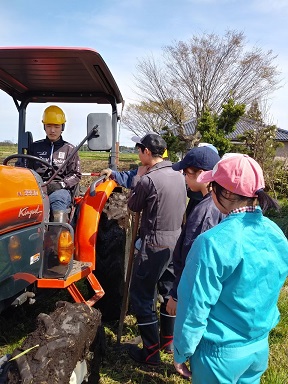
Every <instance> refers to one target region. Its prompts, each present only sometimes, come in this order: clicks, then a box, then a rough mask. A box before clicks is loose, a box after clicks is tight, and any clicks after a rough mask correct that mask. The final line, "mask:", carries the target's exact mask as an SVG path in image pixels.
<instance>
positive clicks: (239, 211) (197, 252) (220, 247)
mask: <svg viewBox="0 0 288 384" xmlns="http://www.w3.org/2000/svg"><path fill="white" fill-rule="evenodd" d="M197 181H199V182H201V183H205V182H210V183H211V187H212V195H213V200H214V203H215V204H216V206H217V207H218V209H219V210H220V211H221V212H222V213H224V214H227V217H226V218H225V219H223V220H222V221H221V223H220V224H218V225H216V226H215V227H214V228H212V229H210V230H208V231H207V232H205V233H203V234H201V235H199V236H198V238H197V239H196V241H195V242H194V244H193V245H192V248H191V250H190V252H189V254H188V257H187V261H186V265H185V268H184V271H183V274H182V277H181V280H180V284H179V287H178V306H177V315H176V322H175V329H174V364H175V367H176V369H177V370H178V371H179V369H182V370H183V371H185V369H187V368H186V366H185V367H184V365H185V362H186V360H187V359H189V360H190V369H191V371H192V382H193V384H214V383H215V384H216V383H220V384H225V383H237V384H244V383H245V384H252V383H253V384H256V383H260V377H261V375H262V374H263V373H264V371H265V370H266V369H267V365H268V354H269V348H268V335H269V332H270V330H271V329H272V328H274V327H275V326H276V324H277V323H278V321H279V311H278V308H277V301H278V297H279V293H280V290H281V287H282V286H283V284H284V282H285V279H286V278H287V274H288V242H287V239H286V237H285V236H284V234H283V232H282V231H281V229H280V228H279V227H278V226H277V225H276V224H275V223H273V222H272V221H271V220H269V219H268V218H266V217H264V216H263V214H262V209H263V211H264V210H265V209H267V208H270V207H274V208H277V207H278V206H277V203H276V202H275V201H274V200H273V199H272V198H271V197H269V196H268V195H267V194H266V193H265V192H264V190H263V188H264V186H265V185H264V177H263V173H262V169H261V167H260V166H259V164H258V163H257V162H256V161H255V160H253V159H252V158H250V157H249V156H247V155H242V154H228V155H226V156H224V157H223V158H222V159H221V160H220V161H219V162H218V163H217V164H216V165H215V167H214V169H213V170H212V171H207V172H202V173H201V175H200V176H199V177H198V179H197ZM261 208H262V209H261Z"/></svg>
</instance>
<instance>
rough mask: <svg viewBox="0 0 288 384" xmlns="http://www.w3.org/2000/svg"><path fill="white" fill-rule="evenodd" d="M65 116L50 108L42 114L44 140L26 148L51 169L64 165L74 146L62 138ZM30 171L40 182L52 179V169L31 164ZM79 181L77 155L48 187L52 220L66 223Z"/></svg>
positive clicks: (55, 108)
mask: <svg viewBox="0 0 288 384" xmlns="http://www.w3.org/2000/svg"><path fill="white" fill-rule="evenodd" d="M65 122H66V118H65V114H64V112H63V111H62V109H61V108H59V107H57V106H55V105H51V106H50V107H48V108H46V109H45V111H44V113H43V118H42V123H43V124H44V130H45V132H46V138H45V139H43V140H38V141H35V142H34V143H33V144H32V146H31V148H30V149H29V154H30V155H33V156H36V157H39V158H40V159H43V160H45V161H47V162H48V163H50V164H51V166H53V168H54V170H55V171H57V170H58V168H59V167H60V166H61V165H62V164H63V163H64V161H65V160H66V159H67V158H68V156H69V155H70V153H71V152H72V151H73V149H74V146H73V145H72V144H70V143H68V142H67V141H64V140H63V138H62V132H63V131H64V127H65ZM33 168H34V169H35V171H36V172H37V173H38V174H39V175H40V176H41V177H42V179H43V181H47V180H49V178H50V177H51V176H52V172H51V170H49V169H47V167H45V166H44V165H43V164H41V163H37V162H34V164H33ZM80 179H81V170H80V161H79V156H78V153H76V154H75V155H74V156H73V157H72V158H71V159H70V161H69V162H68V163H67V164H66V165H65V167H64V168H63V169H61V171H60V172H59V173H58V174H57V176H56V177H55V179H54V180H53V181H52V182H51V183H49V184H48V185H47V193H48V195H49V202H50V209H51V218H52V219H53V220H54V221H67V208H68V207H69V206H70V204H71V193H72V191H73V190H74V188H75V187H76V186H77V184H78V183H79V181H80Z"/></svg>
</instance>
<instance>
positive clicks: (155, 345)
mask: <svg viewBox="0 0 288 384" xmlns="http://www.w3.org/2000/svg"><path fill="white" fill-rule="evenodd" d="M138 329H139V332H140V335H141V337H142V341H143V348H142V349H141V348H139V347H137V345H131V346H130V348H129V349H128V354H129V356H130V357H132V359H133V360H135V361H137V362H138V363H141V364H148V365H159V364H160V362H161V360H160V353H159V347H160V342H159V328H158V321H157V320H155V321H153V322H149V323H142V322H139V321H138Z"/></svg>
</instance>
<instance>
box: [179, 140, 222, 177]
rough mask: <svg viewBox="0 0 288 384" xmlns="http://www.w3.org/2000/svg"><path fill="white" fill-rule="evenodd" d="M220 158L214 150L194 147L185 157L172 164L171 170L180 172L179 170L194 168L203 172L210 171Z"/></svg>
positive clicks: (206, 147)
mask: <svg viewBox="0 0 288 384" xmlns="http://www.w3.org/2000/svg"><path fill="white" fill-rule="evenodd" d="M219 160H220V156H219V155H218V154H217V153H216V152H215V150H214V149H212V148H210V147H208V146H205V147H194V148H192V149H190V151H189V152H188V153H186V155H185V157H184V158H183V159H182V160H181V161H178V163H174V164H173V165H172V168H173V169H174V171H180V170H181V169H185V168H189V167H194V168H198V169H203V170H204V171H210V170H212V169H213V168H214V165H215V164H216V163H218V161H219Z"/></svg>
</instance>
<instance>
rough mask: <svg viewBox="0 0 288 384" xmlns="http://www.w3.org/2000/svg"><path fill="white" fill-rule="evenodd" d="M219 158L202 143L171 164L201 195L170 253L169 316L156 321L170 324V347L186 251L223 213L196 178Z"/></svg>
mask: <svg viewBox="0 0 288 384" xmlns="http://www.w3.org/2000/svg"><path fill="white" fill-rule="evenodd" d="M219 160H220V157H219V155H218V154H217V153H216V151H215V150H214V149H213V148H210V147H209V146H207V145H206V146H200V147H194V148H192V149H191V150H190V151H189V152H188V153H187V154H186V156H185V157H184V158H183V160H181V161H179V162H178V163H174V164H173V165H172V168H173V169H174V171H180V170H183V173H184V175H185V181H186V184H187V186H188V187H189V188H190V190H191V191H192V192H194V193H195V192H198V193H200V194H202V200H198V201H197V202H196V203H195V202H194V204H193V207H192V209H191V210H190V212H189V213H188V215H187V218H186V223H185V225H184V227H183V229H182V232H181V235H180V237H179V239H178V241H177V244H176V247H175V250H174V253H173V266H174V274H175V280H174V283H173V287H172V289H171V291H170V299H169V300H168V303H167V306H166V310H167V312H168V313H169V315H170V316H169V318H168V317H167V315H166V316H165V314H162V316H160V320H162V322H164V323H167V327H169V326H170V327H171V329H170V332H168V329H167V331H166V334H167V333H168V334H170V335H171V344H170V348H171V349H172V335H173V327H174V322H175V316H176V307H177V287H178V284H179V281H180V277H181V274H182V271H183V269H184V266H185V261H186V257H187V254H188V252H189V250H190V248H191V246H192V244H193V242H194V240H195V239H196V237H197V236H198V235H199V234H200V233H202V232H205V231H206V230H207V229H210V228H212V227H214V226H215V225H216V224H218V223H219V222H220V221H221V220H222V218H223V217H224V215H223V214H222V213H221V212H220V211H219V210H218V209H217V207H216V206H215V204H214V203H213V200H212V196H211V192H210V191H209V190H208V188H207V186H208V184H207V183H199V182H197V177H198V176H199V175H200V174H201V173H202V172H204V171H208V170H211V169H213V167H214V165H215V164H216V163H217V162H218V161H219ZM162 329H165V327H164V326H162ZM163 337H164V335H163ZM167 341H168V339H167ZM175 368H176V370H177V371H178V372H179V373H180V374H181V375H182V376H184V377H189V376H190V373H189V372H188V369H187V370H185V368H186V366H184V365H179V367H178V368H177V366H176V365H175ZM183 370H185V371H183Z"/></svg>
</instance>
